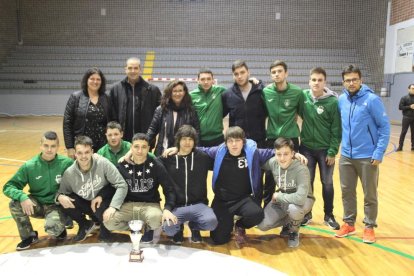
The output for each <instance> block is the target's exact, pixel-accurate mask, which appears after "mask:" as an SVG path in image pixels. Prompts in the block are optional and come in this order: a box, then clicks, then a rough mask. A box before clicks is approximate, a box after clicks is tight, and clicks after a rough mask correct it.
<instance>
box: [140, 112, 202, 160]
mask: <svg viewBox="0 0 414 276" xmlns="http://www.w3.org/2000/svg"><path fill="white" fill-rule="evenodd" d="M173 121H174V118H173V110H172V109H171V108H168V109H167V110H164V111H163V110H162V108H161V106H158V107H157V109H156V110H155V113H154V118H153V119H152V122H151V125H150V127H149V128H148V131H147V135H148V137H149V138H150V140H152V139H154V138H155V136H157V134H158V141H157V145H156V146H155V155H156V156H159V155H161V154H162V152H163V150H164V148H163V138H164V136H165V135H167V139H168V148H170V147H173V146H174V136H175V133H176V132H177V130H178V129H179V128H180V127H181V126H182V125H191V126H192V127H194V128H195V130H196V131H197V134H200V123H199V121H198V116H197V113H196V112H195V110H194V109H193V108H191V111H189V110H188V109H180V110H177V120H176V122H175V126H174V127H173Z"/></svg>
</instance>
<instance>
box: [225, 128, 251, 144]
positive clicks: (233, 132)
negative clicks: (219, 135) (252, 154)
mask: <svg viewBox="0 0 414 276" xmlns="http://www.w3.org/2000/svg"><path fill="white" fill-rule="evenodd" d="M230 138H233V139H242V140H243V144H246V133H245V132H244V130H243V129H242V128H241V127H239V126H232V127H229V128H228V129H227V131H226V133H225V134H224V141H225V142H226V143H227V140H228V139H230Z"/></svg>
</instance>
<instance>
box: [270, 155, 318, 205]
mask: <svg viewBox="0 0 414 276" xmlns="http://www.w3.org/2000/svg"><path fill="white" fill-rule="evenodd" d="M262 168H263V169H264V170H270V171H271V172H272V174H273V178H274V180H275V183H276V190H279V191H278V192H277V197H276V200H277V201H278V202H283V203H290V204H296V205H303V204H305V200H306V198H307V197H309V198H314V197H313V195H312V188H311V186H310V178H309V170H308V167H306V165H303V164H301V163H300V161H299V160H293V161H292V163H291V164H290V165H289V167H288V168H287V169H282V168H281V167H280V166H279V164H278V162H277V160H276V157H272V158H270V159H269V160H268V161H267V162H266V163H265V164H264V165H263V166H262Z"/></svg>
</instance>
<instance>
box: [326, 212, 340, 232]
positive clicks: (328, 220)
mask: <svg viewBox="0 0 414 276" xmlns="http://www.w3.org/2000/svg"><path fill="white" fill-rule="evenodd" d="M324 224H325V225H328V226H329V227H330V228H331V229H333V230H339V223H337V222H336V220H335V217H334V215H332V214H329V215H325V218H324Z"/></svg>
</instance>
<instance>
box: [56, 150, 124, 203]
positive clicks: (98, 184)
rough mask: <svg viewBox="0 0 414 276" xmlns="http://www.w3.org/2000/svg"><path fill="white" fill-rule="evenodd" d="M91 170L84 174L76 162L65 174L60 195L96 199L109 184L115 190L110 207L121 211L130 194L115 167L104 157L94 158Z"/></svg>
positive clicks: (94, 156)
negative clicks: (74, 195) (127, 195)
mask: <svg viewBox="0 0 414 276" xmlns="http://www.w3.org/2000/svg"><path fill="white" fill-rule="evenodd" d="M91 161H92V166H91V169H90V170H89V171H88V172H86V173H83V172H81V170H80V169H79V165H78V162H77V161H75V163H73V164H72V165H71V166H70V167H69V168H68V169H67V170H66V171H65V173H64V174H63V177H62V180H61V182H60V187H59V191H58V194H70V193H75V194H77V195H78V196H80V197H82V198H84V199H86V200H92V199H94V198H95V197H96V196H97V195H98V193H99V191H100V190H101V189H102V188H103V187H105V186H106V185H108V184H111V185H112V186H113V187H114V188H115V189H116V191H115V194H114V196H113V197H112V201H111V204H110V206H111V207H113V208H116V209H118V210H119V208H120V207H121V205H122V203H123V202H124V199H125V196H126V194H127V192H128V187H127V184H126V182H125V180H124V178H123V177H122V176H121V174H120V173H119V172H118V170H117V168H116V167H115V165H113V164H112V163H111V162H110V161H109V160H107V159H106V158H103V157H97V156H96V155H95V154H94V155H93V156H92V160H91Z"/></svg>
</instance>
